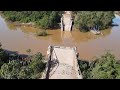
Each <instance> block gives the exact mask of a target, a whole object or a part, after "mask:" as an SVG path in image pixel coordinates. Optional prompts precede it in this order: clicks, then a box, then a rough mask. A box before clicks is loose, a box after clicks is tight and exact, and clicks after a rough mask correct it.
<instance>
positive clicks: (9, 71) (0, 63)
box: [0, 48, 45, 79]
mask: <svg viewBox="0 0 120 90" xmlns="http://www.w3.org/2000/svg"><path fill="white" fill-rule="evenodd" d="M44 69H45V62H44V56H43V55H42V54H41V53H37V54H35V55H33V56H27V57H26V58H24V59H23V58H22V57H21V56H19V55H18V54H14V55H13V54H7V53H6V52H5V51H4V50H3V49H2V48H0V78H1V79H38V78H41V75H42V72H43V70H44Z"/></svg>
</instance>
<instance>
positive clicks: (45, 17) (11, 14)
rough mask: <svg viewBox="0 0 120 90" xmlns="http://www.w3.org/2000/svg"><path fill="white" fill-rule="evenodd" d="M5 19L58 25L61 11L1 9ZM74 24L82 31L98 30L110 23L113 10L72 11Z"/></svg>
mask: <svg viewBox="0 0 120 90" xmlns="http://www.w3.org/2000/svg"><path fill="white" fill-rule="evenodd" d="M2 13H3V15H4V16H5V18H6V19H7V20H10V21H13V22H14V21H19V22H23V23H28V22H33V23H35V24H36V25H37V26H38V27H40V28H43V29H53V28H56V27H59V24H58V23H60V17H61V15H62V13H63V12H62V11H2ZM72 14H73V16H74V17H75V19H74V26H75V28H77V29H80V30H81V31H83V32H86V31H89V30H90V29H94V28H95V27H96V26H97V28H99V29H100V30H102V29H106V28H108V27H109V26H110V25H111V22H112V19H113V18H114V12H113V11H73V13H72Z"/></svg>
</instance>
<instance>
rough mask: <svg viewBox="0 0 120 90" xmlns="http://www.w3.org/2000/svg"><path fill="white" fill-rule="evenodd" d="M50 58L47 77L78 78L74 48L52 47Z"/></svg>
mask: <svg viewBox="0 0 120 90" xmlns="http://www.w3.org/2000/svg"><path fill="white" fill-rule="evenodd" d="M51 58H52V59H51V62H50V66H49V67H48V68H49V69H50V71H49V79H78V74H79V73H78V69H76V67H77V65H76V64H77V59H76V52H75V49H74V48H64V47H54V48H53V52H52V57H51Z"/></svg>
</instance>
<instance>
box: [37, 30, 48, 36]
mask: <svg viewBox="0 0 120 90" xmlns="http://www.w3.org/2000/svg"><path fill="white" fill-rule="evenodd" d="M47 35H48V33H47V32H46V31H45V30H44V31H42V32H41V31H39V32H37V36H47Z"/></svg>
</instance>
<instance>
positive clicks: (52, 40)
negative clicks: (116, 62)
mask: <svg viewBox="0 0 120 90" xmlns="http://www.w3.org/2000/svg"><path fill="white" fill-rule="evenodd" d="M37 31H38V29H37V28H34V27H30V26H15V25H14V24H13V23H8V22H6V21H5V20H4V18H2V17H1V16H0V42H1V43H2V48H4V49H7V50H10V51H17V52H18V53H20V54H27V52H26V50H27V49H31V50H32V52H31V54H34V53H36V52H42V53H43V54H44V55H46V51H47V48H48V46H49V45H57V46H68V47H74V46H75V47H77V52H78V53H79V57H80V59H82V60H94V59H95V58H96V57H99V56H101V55H103V54H104V53H106V52H107V51H109V52H111V53H113V54H114V55H115V56H116V58H117V59H120V40H119V39H120V26H114V27H112V28H111V29H108V30H103V31H102V33H103V35H94V34H92V33H90V32H87V33H82V32H79V30H73V31H72V32H61V31H60V30H59V29H58V30H47V32H48V34H49V35H48V36H46V37H38V36H36V32H37ZM66 57H69V56H66Z"/></svg>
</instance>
